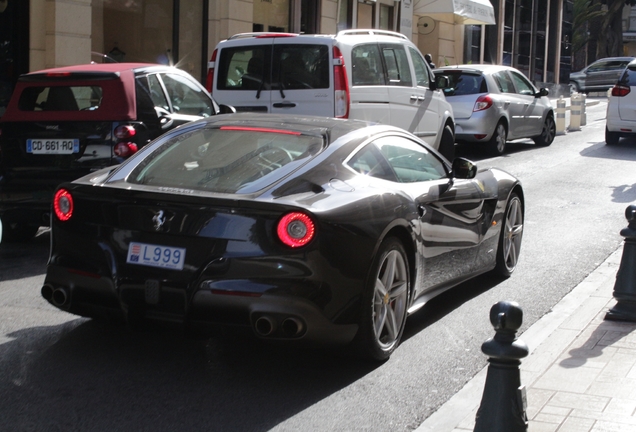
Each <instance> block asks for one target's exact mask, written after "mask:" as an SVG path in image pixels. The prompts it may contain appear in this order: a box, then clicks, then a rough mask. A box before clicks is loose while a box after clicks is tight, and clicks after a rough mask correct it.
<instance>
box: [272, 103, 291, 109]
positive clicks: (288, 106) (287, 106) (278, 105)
mask: <svg viewBox="0 0 636 432" xmlns="http://www.w3.org/2000/svg"><path fill="white" fill-rule="evenodd" d="M272 106H273V107H274V108H294V107H295V106H296V104H295V103H293V102H276V103H275V104H273V105H272Z"/></svg>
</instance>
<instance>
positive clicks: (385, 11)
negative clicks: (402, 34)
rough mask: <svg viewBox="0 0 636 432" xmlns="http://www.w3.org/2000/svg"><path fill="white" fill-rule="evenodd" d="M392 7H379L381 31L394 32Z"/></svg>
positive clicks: (383, 5) (382, 5)
mask: <svg viewBox="0 0 636 432" xmlns="http://www.w3.org/2000/svg"><path fill="white" fill-rule="evenodd" d="M393 10H394V8H393V6H388V5H385V4H381V5H380V24H379V26H380V28H381V29H382V30H394V29H395V28H394V25H393Z"/></svg>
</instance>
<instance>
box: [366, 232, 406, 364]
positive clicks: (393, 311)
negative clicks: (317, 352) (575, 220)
mask: <svg viewBox="0 0 636 432" xmlns="http://www.w3.org/2000/svg"><path fill="white" fill-rule="evenodd" d="M410 291H411V275H410V269H409V262H408V258H407V256H406V252H405V250H404V247H403V246H402V243H401V242H400V241H399V240H398V239H397V238H395V237H389V238H387V239H385V240H384V241H383V242H382V244H381V245H380V248H379V250H378V253H377V254H376V257H375V259H374V261H373V267H372V269H371V273H370V276H369V280H368V282H367V284H366V286H365V289H364V292H363V294H362V305H361V311H360V321H359V326H360V327H359V329H358V334H357V335H356V340H355V341H354V343H355V344H356V345H357V346H356V351H357V353H358V354H359V355H360V356H361V357H362V358H365V359H369V360H374V361H385V360H387V359H388V358H389V357H390V356H391V354H392V353H393V351H395V349H396V348H397V346H398V345H399V344H400V340H401V339H402V334H403V332H404V325H405V323H406V317H407V309H408V300H409V297H410Z"/></svg>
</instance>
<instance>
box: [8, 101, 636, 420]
mask: <svg viewBox="0 0 636 432" xmlns="http://www.w3.org/2000/svg"><path fill="white" fill-rule="evenodd" d="M588 100H589V99H588ZM604 117H605V104H604V101H602V99H601V103H599V104H598V105H595V106H593V107H589V108H588V111H587V125H586V126H584V127H583V130H582V131H580V132H570V133H568V134H566V135H563V136H558V137H557V139H556V140H555V142H554V143H553V144H552V146H550V147H547V148H540V147H536V146H534V145H533V144H532V143H531V142H530V141H527V140H526V141H522V142H517V143H511V144H509V149H508V152H507V153H506V154H505V155H504V156H502V157H498V158H493V159H488V158H485V156H484V155H483V153H482V152H480V151H479V150H478V149H475V148H471V147H461V148H459V149H458V154H459V155H464V156H466V157H469V158H471V159H473V160H474V161H477V162H478V164H479V165H480V166H498V167H500V168H503V169H505V170H507V171H509V172H510V173H512V174H514V175H516V176H518V177H519V178H520V179H521V181H522V182H523V185H524V187H525V194H526V222H525V232H524V239H523V246H522V254H521V260H520V264H519V267H518V268H517V271H516V272H515V273H514V274H513V276H512V277H511V278H509V279H507V280H505V281H501V280H499V279H494V278H492V277H489V276H483V277H480V278H477V279H475V280H473V281H470V282H468V283H465V284H463V285H461V286H459V287H456V288H455V289H453V290H451V291H448V292H447V293H445V294H443V295H442V296H440V297H438V298H436V299H434V300H432V301H431V302H429V303H428V304H427V305H426V306H425V307H424V308H423V309H421V310H420V311H419V312H418V313H417V314H415V315H413V316H411V317H410V318H409V321H408V323H407V328H406V333H405V340H404V342H403V343H402V345H401V346H400V347H399V348H398V350H397V351H396V352H395V354H394V355H393V356H392V358H391V359H390V360H389V361H388V362H386V363H383V364H379V365H378V364H369V363H360V362H359V361H358V360H355V359H353V358H350V357H348V356H346V355H344V354H342V353H340V352H337V351H336V352H335V351H332V350H319V349H299V348H291V347H288V346H285V345H265V344H261V343H259V342H257V341H254V340H253V339H252V338H250V337H246V336H244V335H240V334H235V333H230V332H219V334H217V335H214V336H212V337H209V338H202V337H195V336H187V335H183V334H180V333H170V332H132V331H129V330H128V329H126V328H124V327H112V326H107V325H103V324H98V323H95V322H93V321H91V320H86V319H82V318H77V317H74V316H72V315H68V314H66V313H64V312H61V311H58V310H56V309H55V308H53V307H51V306H49V305H48V304H47V303H46V302H45V301H44V300H43V299H42V298H41V297H40V294H39V290H40V287H41V284H42V281H43V279H44V271H45V265H46V259H47V253H48V233H47V232H46V231H43V232H41V233H40V235H39V236H38V237H37V238H36V239H34V241H33V242H30V243H27V244H22V245H13V244H0V431H47V432H48V431H268V430H274V431H299V430H303V431H408V430H413V429H415V428H417V427H418V426H419V425H420V423H421V422H422V421H423V420H424V419H425V418H426V417H428V416H429V415H430V414H431V413H432V412H434V411H435V410H436V409H437V408H438V407H439V406H441V404H443V403H444V402H445V401H446V400H448V398H450V397H451V396H452V395H453V394H454V393H455V392H456V391H458V390H459V389H460V388H461V387H462V386H463V385H464V383H466V382H467V381H468V380H469V379H470V378H472V377H473V376H474V375H475V374H476V373H477V372H478V371H479V370H481V369H482V368H483V367H484V366H485V364H486V357H485V356H484V355H483V354H482V353H481V351H480V346H481V344H482V342H483V341H484V340H486V339H487V338H489V337H491V336H492V335H493V334H494V332H493V330H492V327H491V326H490V323H489V320H488V312H489V310H490V307H491V306H492V304H494V303H496V302H497V301H500V300H514V301H517V302H519V303H520V305H521V307H522V308H523V311H524V323H523V327H522V331H523V330H525V329H526V328H528V327H529V326H530V325H532V323H534V322H535V321H536V320H537V319H538V318H540V317H541V316H542V315H544V314H545V313H547V312H548V311H549V310H550V308H551V307H552V306H553V305H554V304H556V303H557V302H558V301H559V300H560V299H561V298H562V297H563V296H564V295H565V294H567V293H568V292H569V291H570V290H571V289H572V288H573V287H574V286H576V285H577V284H578V283H579V282H580V281H581V280H583V279H584V278H585V276H586V275H588V274H589V273H590V272H591V271H592V270H593V269H594V268H596V266H598V265H599V264H600V263H601V262H602V261H603V260H604V259H605V258H606V257H607V256H609V255H610V254H611V253H612V252H613V251H614V250H616V248H617V247H618V246H619V245H620V244H621V243H622V241H623V239H622V237H621V236H620V234H619V232H620V230H621V229H622V228H624V227H625V226H626V221H625V218H624V211H625V208H626V206H627V205H629V204H631V203H633V202H635V201H636V170H634V161H635V160H636V142H634V141H627V140H622V141H621V142H620V143H619V145H617V146H612V147H608V146H606V145H605V144H604V142H603V141H604V135H603V131H604V127H605V120H604ZM521 338H523V335H522V334H521Z"/></svg>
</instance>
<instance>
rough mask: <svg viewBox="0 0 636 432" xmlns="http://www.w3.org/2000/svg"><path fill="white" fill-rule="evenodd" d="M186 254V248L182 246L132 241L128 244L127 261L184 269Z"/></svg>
mask: <svg viewBox="0 0 636 432" xmlns="http://www.w3.org/2000/svg"><path fill="white" fill-rule="evenodd" d="M185 254H186V250H185V249H182V248H175V247H169V246H159V245H153V244H147V243H135V242H131V243H130V245H128V257H127V258H126V262H127V263H129V264H139V265H145V266H150V267H161V268H167V269H172V270H183V263H184V262H185Z"/></svg>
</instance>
